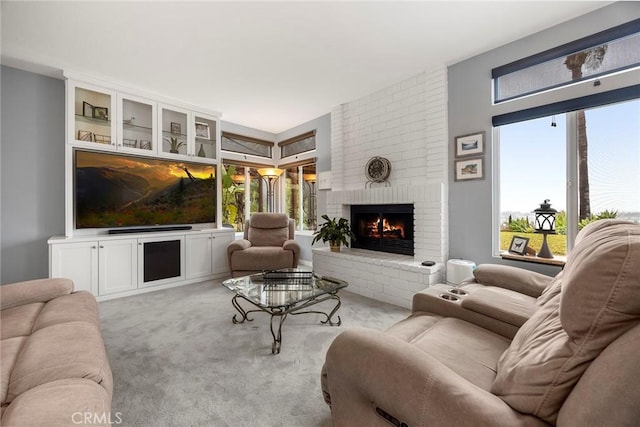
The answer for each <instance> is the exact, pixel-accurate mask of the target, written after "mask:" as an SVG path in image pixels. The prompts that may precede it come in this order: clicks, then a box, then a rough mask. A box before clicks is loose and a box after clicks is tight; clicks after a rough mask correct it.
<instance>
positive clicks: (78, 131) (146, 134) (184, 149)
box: [67, 79, 220, 164]
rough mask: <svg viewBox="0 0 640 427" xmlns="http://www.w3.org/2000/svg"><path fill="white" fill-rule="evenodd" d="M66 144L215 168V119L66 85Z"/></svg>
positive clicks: (145, 100)
mask: <svg viewBox="0 0 640 427" xmlns="http://www.w3.org/2000/svg"><path fill="white" fill-rule="evenodd" d="M67 101H68V111H67V120H68V121H67V129H68V132H69V135H68V138H67V141H68V142H69V143H70V144H72V145H73V146H76V147H84V148H91V149H97V150H102V151H113V150H118V151H126V152H129V153H134V154H139V155H141V156H146V157H149V156H151V157H162V158H175V159H181V160H189V161H194V162H201V163H209V164H210V163H216V159H217V158H218V151H219V134H220V119H219V116H218V115H217V114H216V113H205V112H200V111H198V110H196V109H194V108H188V107H185V106H181V105H172V104H166V103H163V102H159V101H154V100H152V99H149V98H146V97H143V96H139V95H135V94H132V93H128V92H124V91H116V90H112V89H109V88H106V87H101V86H97V85H95V84H91V83H85V82H82V81H76V80H71V79H69V80H67Z"/></svg>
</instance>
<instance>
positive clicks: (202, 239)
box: [186, 234, 230, 279]
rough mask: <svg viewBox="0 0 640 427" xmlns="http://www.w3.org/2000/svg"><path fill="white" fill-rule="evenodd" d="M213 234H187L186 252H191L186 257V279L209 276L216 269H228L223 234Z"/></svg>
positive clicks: (225, 240)
mask: <svg viewBox="0 0 640 427" xmlns="http://www.w3.org/2000/svg"><path fill="white" fill-rule="evenodd" d="M222 237H223V238H221V236H216V235H214V234H210V235H209V236H206V235H187V236H186V246H187V252H188V253H191V254H193V256H190V257H189V258H188V259H187V279H195V278H198V277H206V276H210V275H211V274H213V273H214V272H217V271H229V266H228V261H227V245H228V244H229V243H230V241H229V240H227V239H225V238H224V237H225V236H222Z"/></svg>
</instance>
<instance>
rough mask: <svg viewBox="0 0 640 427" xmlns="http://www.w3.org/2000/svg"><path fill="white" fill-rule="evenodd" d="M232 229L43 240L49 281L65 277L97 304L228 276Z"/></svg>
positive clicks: (233, 235)
mask: <svg viewBox="0 0 640 427" xmlns="http://www.w3.org/2000/svg"><path fill="white" fill-rule="evenodd" d="M234 238H235V234H234V231H233V230H232V229H215V228H209V229H202V230H182V231H158V232H147V233H131V234H100V235H92V236H81V237H73V238H68V237H64V236H61V237H57V236H54V237H52V238H51V239H49V241H48V243H49V277H67V278H70V279H72V280H73V282H74V285H75V289H76V290H87V291H90V292H91V293H92V294H93V295H95V296H96V297H98V300H107V299H112V298H120V297H123V296H129V295H135V294H139V293H144V292H149V291H152V290H158V289H164V288H169V287H174V286H181V285H187V284H191V283H196V282H202V281H205V280H210V279H216V278H220V277H225V276H228V275H229V266H228V263H227V251H226V248H227V245H228V244H229V243H230V242H231V241H233V239H234Z"/></svg>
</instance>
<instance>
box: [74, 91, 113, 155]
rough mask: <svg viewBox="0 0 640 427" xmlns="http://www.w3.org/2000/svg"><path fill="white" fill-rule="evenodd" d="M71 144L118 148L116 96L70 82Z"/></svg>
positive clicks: (111, 92) (110, 92)
mask: <svg viewBox="0 0 640 427" xmlns="http://www.w3.org/2000/svg"><path fill="white" fill-rule="evenodd" d="M68 85H69V87H68V91H67V94H68V98H69V104H68V107H67V108H68V113H67V116H68V119H69V122H68V129H69V131H70V132H72V135H70V137H69V139H68V140H69V141H73V142H75V143H77V144H83V145H87V146H92V147H96V146H100V147H101V148H107V147H109V148H115V146H116V140H115V139H116V126H115V123H116V121H115V120H113V119H114V118H115V107H116V96H115V92H114V91H112V90H108V89H105V88H101V87H98V86H93V85H89V84H85V83H76V82H72V81H69V82H68Z"/></svg>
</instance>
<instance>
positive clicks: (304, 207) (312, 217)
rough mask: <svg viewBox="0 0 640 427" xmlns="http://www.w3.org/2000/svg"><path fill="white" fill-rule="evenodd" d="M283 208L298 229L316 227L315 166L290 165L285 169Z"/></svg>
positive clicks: (313, 228) (312, 228)
mask: <svg viewBox="0 0 640 427" xmlns="http://www.w3.org/2000/svg"><path fill="white" fill-rule="evenodd" d="M285 171H286V183H285V186H286V189H285V209H286V212H287V214H288V215H289V217H290V218H294V219H295V220H296V226H297V228H298V229H299V230H313V231H315V229H316V225H317V224H316V221H317V219H316V217H317V209H316V196H317V193H316V191H317V188H316V182H317V179H316V166H315V163H314V164H305V165H299V166H290V167H288V168H287V169H286V170H285Z"/></svg>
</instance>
